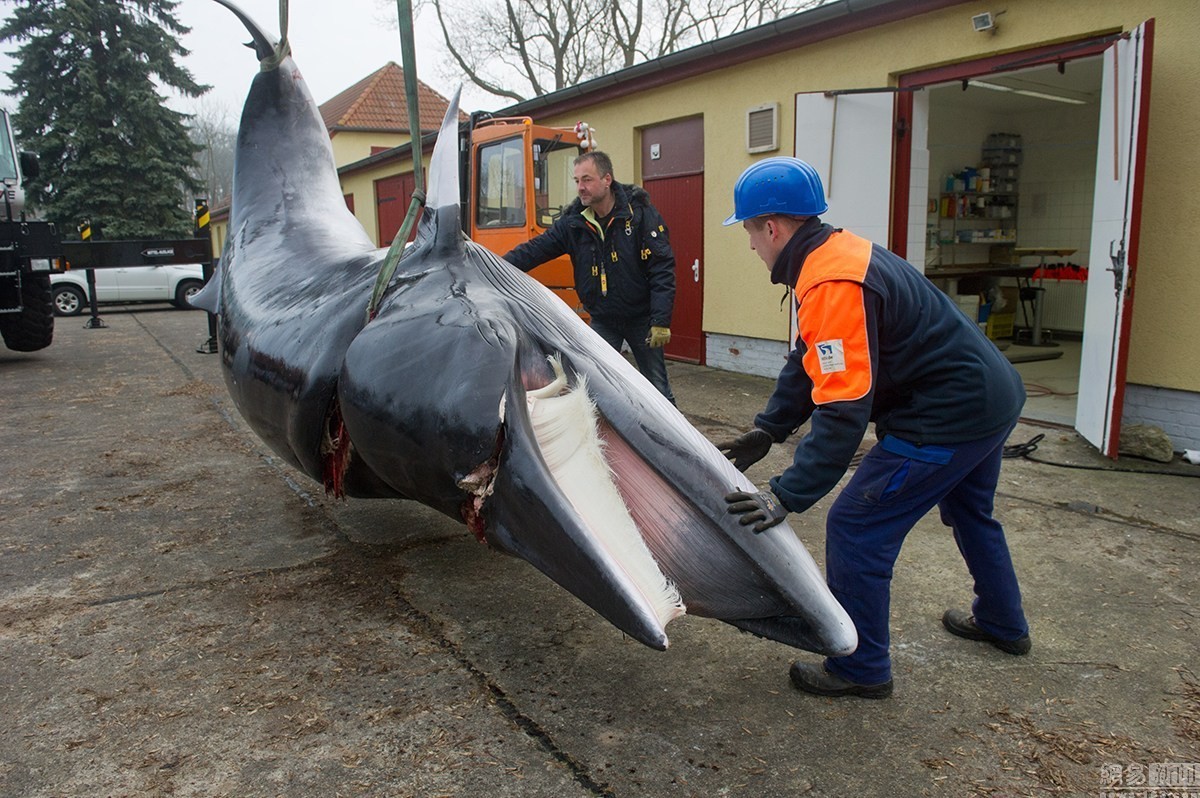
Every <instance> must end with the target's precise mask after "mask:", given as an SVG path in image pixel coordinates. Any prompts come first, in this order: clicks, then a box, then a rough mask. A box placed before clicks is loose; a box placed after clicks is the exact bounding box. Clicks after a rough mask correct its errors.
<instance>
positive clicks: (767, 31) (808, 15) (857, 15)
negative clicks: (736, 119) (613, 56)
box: [495, 0, 969, 116]
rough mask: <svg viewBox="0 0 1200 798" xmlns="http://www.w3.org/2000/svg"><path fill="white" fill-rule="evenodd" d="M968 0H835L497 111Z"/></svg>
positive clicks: (576, 98) (593, 98) (591, 99)
mask: <svg viewBox="0 0 1200 798" xmlns="http://www.w3.org/2000/svg"><path fill="white" fill-rule="evenodd" d="M967 2H969V0H836V1H835V2H832V3H826V4H825V5H822V6H818V7H817V8H814V9H811V10H809V11H802V12H800V13H798V14H793V15H791V16H789V17H783V18H782V19H778V20H776V21H774V22H769V23H767V24H766V25H760V26H758V27H756V28H751V29H749V30H745V31H741V32H739V33H733V34H730V35H729V36H725V37H722V38H720V39H715V40H713V41H711V42H707V43H704V44H698V45H695V46H693V47H689V48H687V49H686V50H679V51H677V52H674V53H668V54H667V55H664V56H661V57H659V58H656V59H653V60H651V61H643V62H642V63H640V64H634V65H633V66H631V67H626V68H625V69H622V70H619V71H617V72H612V73H609V74H608V75H602V76H600V77H597V78H592V79H591V80H587V81H584V82H583V83H578V84H576V85H574V86H568V87H567V88H565V89H559V90H558V91H555V92H551V93H550V94H543V95H542V96H540V97H533V98H531V99H528V100H524V101H522V102H519V103H516V104H514V105H510V106H507V107H505V108H502V109H500V110H498V111H496V112H495V114H496V115H497V116H534V115H535V112H536V114H540V115H543V116H546V115H551V114H557V113H562V112H566V111H570V110H573V109H574V108H578V107H579V106H582V105H588V104H593V103H596V102H605V101H611V100H613V99H616V98H619V97H623V96H625V95H628V94H634V93H637V92H641V91H646V90H647V89H651V88H656V87H658V86H662V85H665V84H668V83H674V82H677V81H679V80H682V79H684V78H689V77H694V76H697V75H701V74H704V73H707V72H714V71H716V70H719V69H725V68H727V67H730V66H735V65H737V64H741V63H744V62H746V61H753V60H756V59H759V58H763V57H766V56H769V55H775V54H776V53H780V52H783V51H786V50H792V49H795V48H797V47H803V46H805V45H808V44H813V43H815V42H818V41H822V40H824V39H831V38H836V37H838V36H844V35H847V34H850V33H856V32H858V31H861V30H867V29H869V28H873V27H876V26H879V25H885V24H887V23H889V22H896V21H898V20H901V19H906V18H909V17H914V16H919V15H921V14H926V13H929V12H931V11H939V10H941V9H943V8H949V7H951V6H956V5H962V4H964V3H967Z"/></svg>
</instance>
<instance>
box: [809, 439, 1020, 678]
mask: <svg viewBox="0 0 1200 798" xmlns="http://www.w3.org/2000/svg"><path fill="white" fill-rule="evenodd" d="M1011 431H1012V428H1011V427H1010V428H1009V429H1007V430H1005V431H1004V432H1003V433H1001V434H998V435H994V436H992V437H990V438H984V439H983V440H978V441H971V442H969V443H960V444H954V445H948V446H921V447H918V446H914V445H913V444H910V443H907V442H906V441H903V440H899V439H897V438H893V437H891V436H885V437H884V438H883V440H881V441H880V442H879V443H878V444H876V445H875V446H874V447H873V448H872V449H871V451H870V452H868V453H867V455H866V457H864V458H863V461H862V464H861V465H860V466H859V467H858V470H857V471H856V472H855V474H854V476H853V477H852V478H851V479H850V482H849V483H848V484H847V485H846V487H845V489H844V490H843V491H842V492H841V494H840V495H839V496H838V498H837V500H836V501H834V503H833V506H832V507H831V508H830V510H829V516H828V518H827V520H826V527H825V573H826V576H827V578H828V581H829V587H830V589H831V590H832V591H833V595H834V596H835V597H836V598H837V600H838V601H839V602H841V604H842V606H843V607H844V608H845V609H846V612H847V613H849V615H850V618H851V619H852V620H853V621H854V624H855V626H856V627H857V628H858V649H857V650H855V652H854V653H853V654H851V655H849V656H846V657H836V658H829V659H826V660H825V667H826V669H827V670H828V671H829V672H831V673H834V674H836V675H838V676H841V677H843V678H845V679H849V680H850V681H852V682H857V683H859V684H880V683H881V682H886V681H887V680H889V679H891V678H892V664H891V658H890V656H889V655H888V646H889V634H888V613H889V611H890V604H891V582H892V567H893V566H894V565H895V563H896V557H897V556H898V555H899V554H900V546H901V544H902V543H904V538H905V537H906V536H907V535H908V532H909V530H910V529H912V528H913V526H915V525H916V523H917V522H918V521H920V520H921V517H922V516H924V515H925V513H927V512H929V510H930V509H932V508H933V506H934V505H937V507H938V509H939V510H940V511H941V517H942V523H944V524H945V525H946V526H948V527H950V528H951V529H952V530H953V531H954V540H955V542H957V543H958V549H959V551H960V552H961V553H962V556H963V559H964V560H965V561H966V563H967V569H968V570H969V571H970V572H971V576H972V578H973V579H974V581H975V601H974V604H973V611H974V613H975V622H976V623H977V624H978V625H979V628H980V629H983V630H984V631H985V632H989V633H991V634H993V635H996V636H997V637H1000V638H1003V639H1005V640H1015V639H1017V638H1019V637H1023V636H1024V635H1026V634H1028V633H1029V627H1028V625H1027V624H1026V621H1025V614H1024V612H1023V611H1022V610H1021V591H1020V588H1019V587H1018V586H1017V576H1016V573H1015V572H1014V571H1013V564H1012V558H1011V557H1010V556H1009V552H1008V544H1007V543H1006V542H1005V539H1004V529H1003V528H1002V527H1001V526H1000V523H999V522H998V521H996V519H994V518H993V517H992V507H993V504H994V501H995V495H996V483H997V481H998V480H999V477H1000V461H1001V456H1002V455H1003V452H1004V441H1005V440H1007V439H1008V435H1009V433H1010V432H1011Z"/></svg>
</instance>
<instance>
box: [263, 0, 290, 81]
mask: <svg viewBox="0 0 1200 798" xmlns="http://www.w3.org/2000/svg"><path fill="white" fill-rule="evenodd" d="M287 29H288V0H279V44H277V45H275V53H274V54H273V55H269V56H267V57H266V58H264V59H263V60H262V61H260V62H259V65H258V67H259V69H261V70H262V71H263V72H270V71H271V70H273V69H278V68H279V65H280V64H281V63H283V59H285V58H287V57H288V56H289V55H291V54H292V45H291V42H289V41H288V37H287Z"/></svg>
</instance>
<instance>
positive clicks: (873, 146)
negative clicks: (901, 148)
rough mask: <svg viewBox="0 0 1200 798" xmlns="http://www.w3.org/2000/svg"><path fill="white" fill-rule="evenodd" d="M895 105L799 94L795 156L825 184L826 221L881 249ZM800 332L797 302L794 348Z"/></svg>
mask: <svg viewBox="0 0 1200 798" xmlns="http://www.w3.org/2000/svg"><path fill="white" fill-rule="evenodd" d="M895 101H896V98H895V93H894V92H891V91H880V92H870V93H861V94H833V95H826V94H824V93H816V94H797V95H796V143H795V144H796V151H795V155H796V157H797V158H799V159H800V160H802V161H806V162H808V163H809V164H811V165H812V167H813V168H814V169H816V170H817V173H818V174H819V175H820V176H821V182H822V183H823V184H824V185H825V195H826V199H828V201H829V210H828V211H827V212H826V213H824V214H823V215H822V217H821V218H822V220H824V221H825V222H828V223H829V224H832V225H834V226H835V227H844V228H846V229H847V230H849V231H851V232H853V233H855V234H857V235H860V236H862V237H863V238H867V239H870V240H871V241H873V242H874V243H876V244H878V245H879V246H881V247H886V246H887V245H888V226H889V223H890V221H891V202H892V138H893V137H892V125H893V123H892V118H893V113H894V111H893V109H894V105H895ZM922 196H924V190H922ZM922 218H923V217H922ZM798 332H799V331H798V330H797V329H796V300H795V297H793V298H792V313H791V325H790V332H789V335H788V343H789V344H792V345H794V344H795V342H796V335H797V334H798Z"/></svg>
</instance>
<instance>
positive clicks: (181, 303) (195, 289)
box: [171, 280, 204, 310]
mask: <svg viewBox="0 0 1200 798" xmlns="http://www.w3.org/2000/svg"><path fill="white" fill-rule="evenodd" d="M203 287H204V283H202V282H200V281H199V280H184V281H183V282H181V283H180V284H179V285H178V286H176V287H175V301H173V302H172V303H171V304H172V305H174V306H175V307H177V308H179V309H180V310H196V308H194V307H192V303H191V299H192V297H194V296H195V295H196V294H198V293H200V289H201V288H203Z"/></svg>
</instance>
